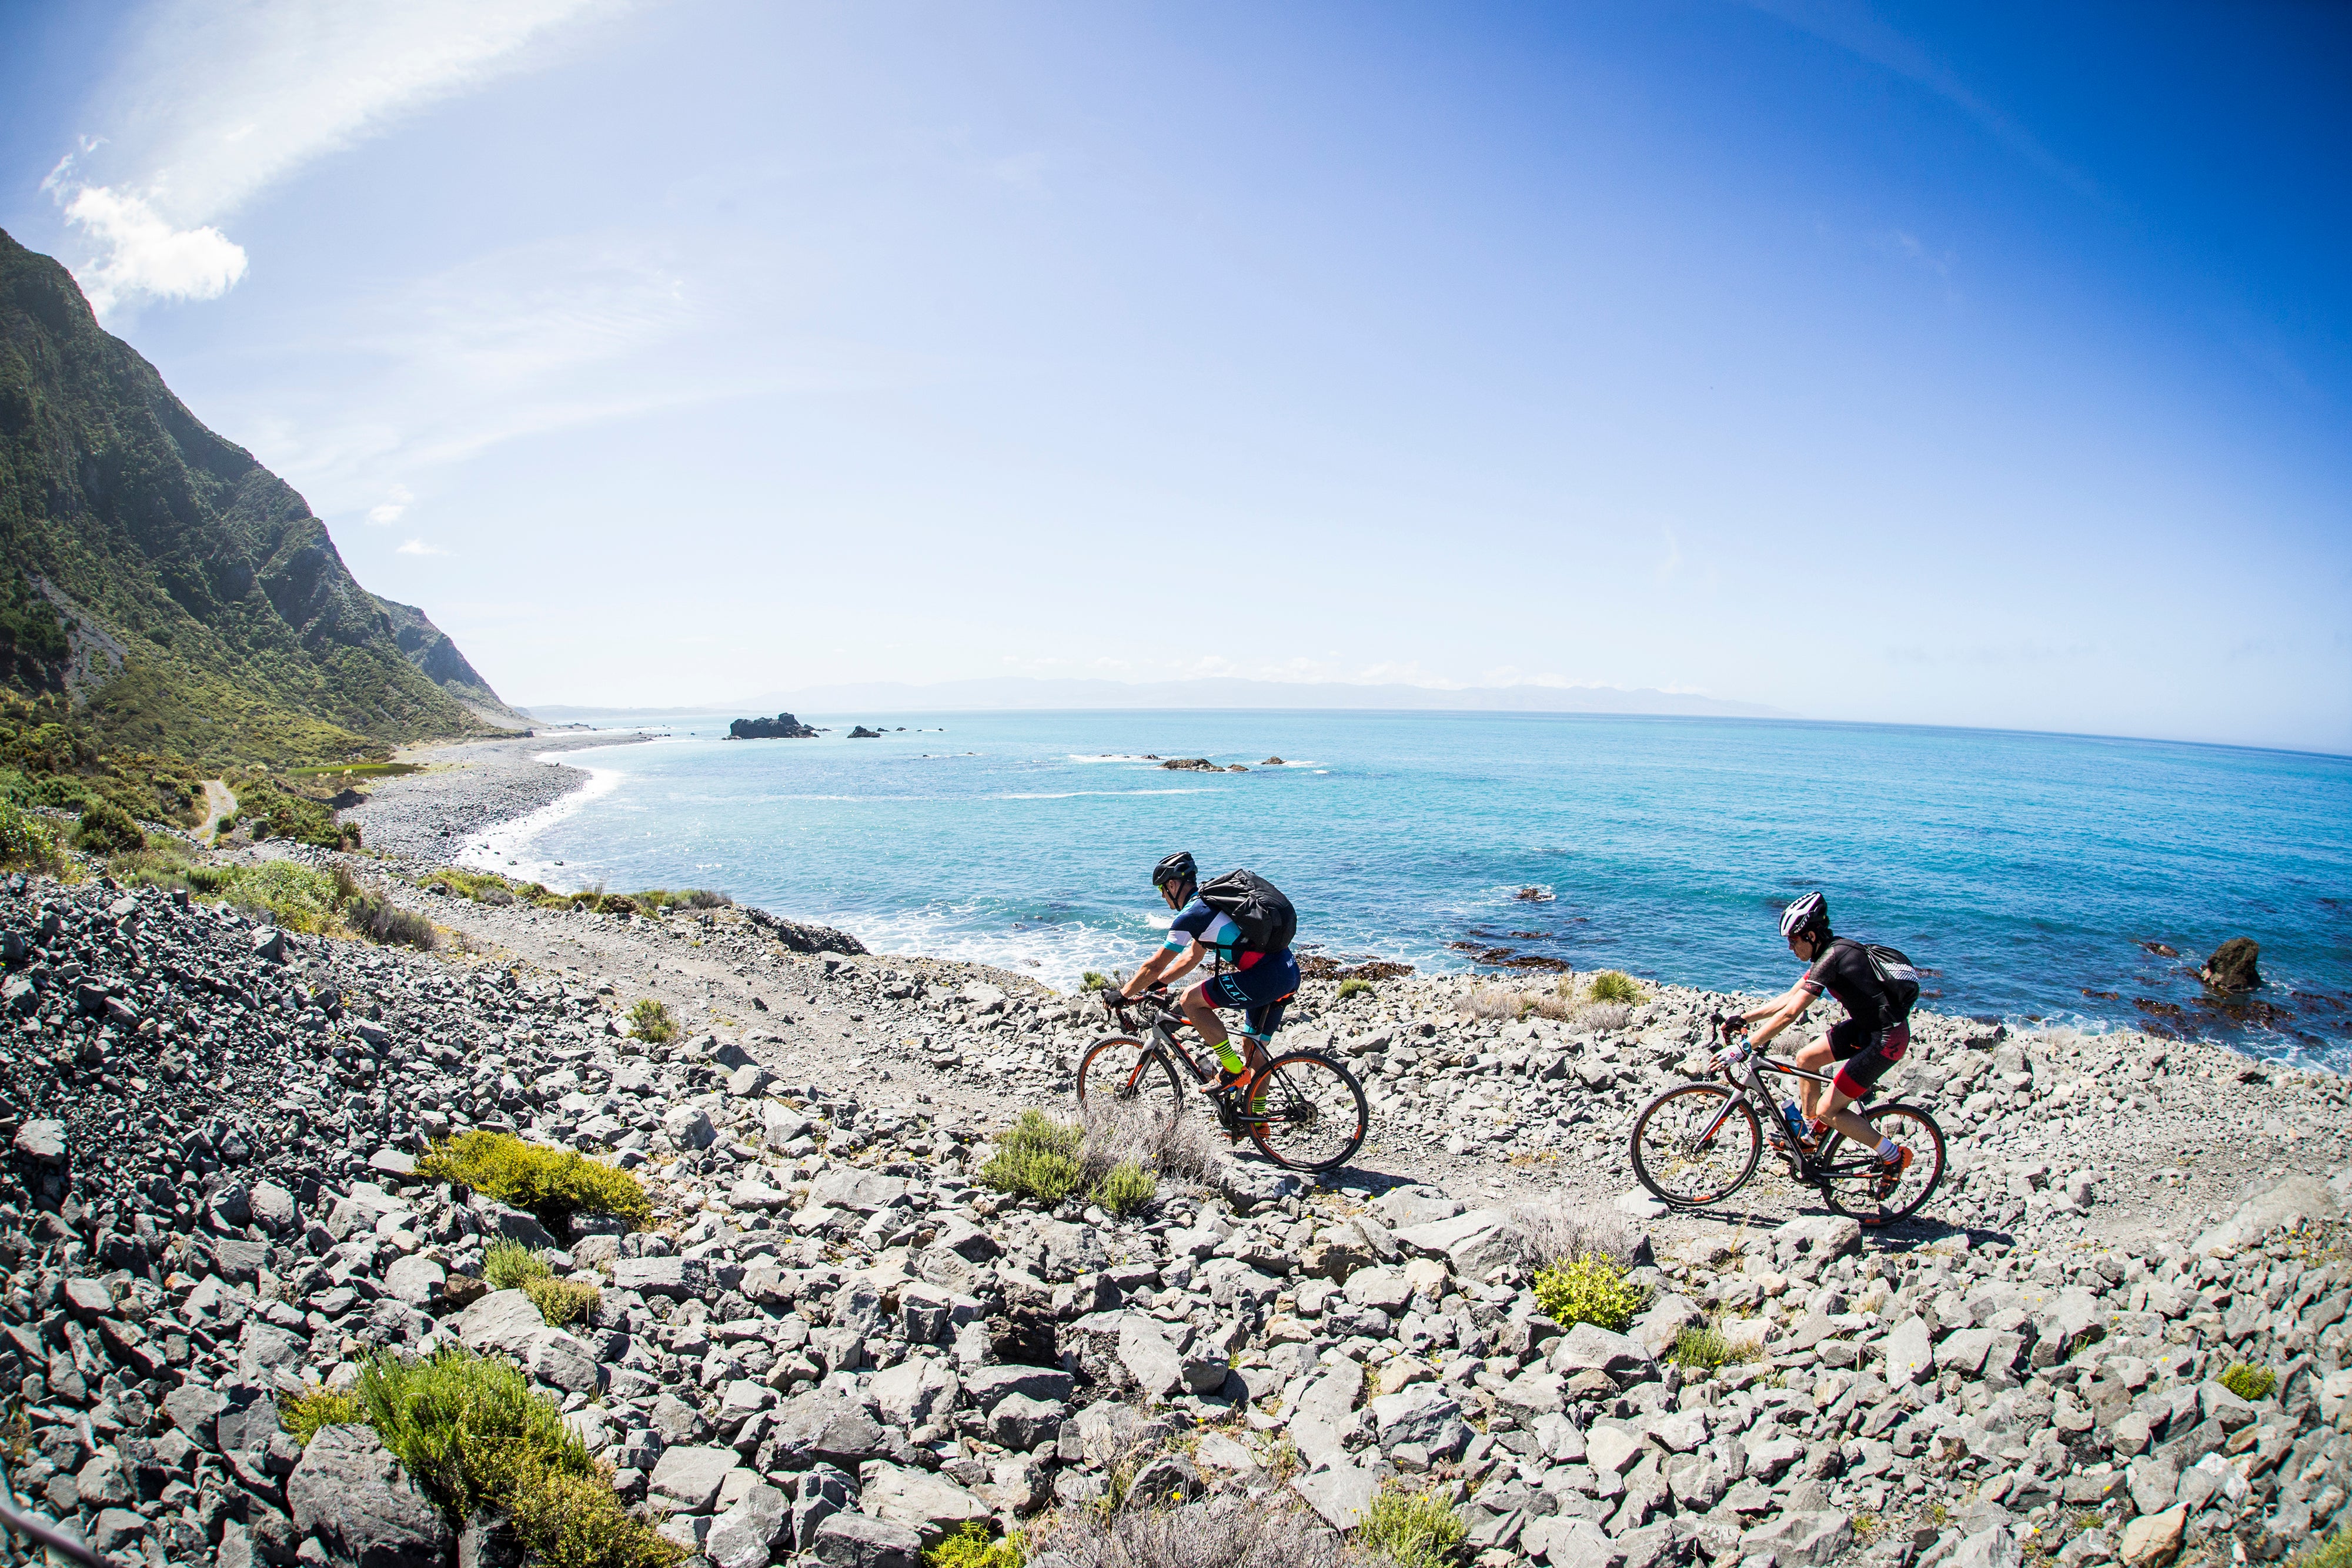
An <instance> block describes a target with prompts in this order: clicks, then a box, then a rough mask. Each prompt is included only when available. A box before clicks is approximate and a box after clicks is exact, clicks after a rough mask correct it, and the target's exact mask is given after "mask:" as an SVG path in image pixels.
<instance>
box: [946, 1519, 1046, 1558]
mask: <svg viewBox="0 0 2352 1568" xmlns="http://www.w3.org/2000/svg"><path fill="white" fill-rule="evenodd" d="M1021 1561H1022V1559H1021V1540H1020V1537H1018V1536H1017V1535H1015V1536H1006V1537H1005V1538H1004V1539H1003V1540H1001V1541H992V1540H990V1539H989V1534H988V1527H987V1526H986V1525H984V1524H982V1523H981V1522H979V1521H977V1520H968V1521H965V1522H964V1524H963V1525H962V1526H961V1528H960V1529H958V1530H957V1531H956V1532H955V1533H954V1534H953V1535H950V1536H949V1537H948V1538H947V1539H946V1540H945V1541H942V1542H940V1543H939V1544H938V1545H937V1546H934V1547H932V1548H931V1549H930V1550H929V1551H928V1552H924V1553H923V1564H924V1568H1021Z"/></svg>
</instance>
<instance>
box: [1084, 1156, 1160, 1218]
mask: <svg viewBox="0 0 2352 1568" xmlns="http://www.w3.org/2000/svg"><path fill="white" fill-rule="evenodd" d="M1159 1192H1160V1184H1159V1183H1158V1182H1157V1181H1155V1180H1153V1179H1152V1176H1151V1173H1150V1171H1148V1170H1145V1169H1144V1168H1143V1166H1141V1165H1139V1164H1138V1163H1137V1162H1136V1161H1134V1160H1121V1161H1119V1162H1118V1164H1117V1165H1115V1166H1111V1167H1110V1169H1109V1170H1108V1171H1106V1172H1105V1173H1104V1174H1103V1178H1102V1180H1100V1181H1099V1182H1097V1183H1096V1184H1095V1190H1094V1200H1095V1201H1096V1202H1097V1203H1099V1204H1101V1205H1102V1206H1103V1207H1105V1208H1108V1209H1109V1210H1110V1211H1111V1212H1112V1213H1113V1214H1121V1215H1124V1214H1132V1213H1134V1212H1135V1211H1136V1210H1137V1209H1139V1208H1141V1207H1143V1206H1144V1205H1145V1204H1147V1203H1150V1201H1151V1200H1152V1199H1153V1198H1154V1197H1157V1196H1159Z"/></svg>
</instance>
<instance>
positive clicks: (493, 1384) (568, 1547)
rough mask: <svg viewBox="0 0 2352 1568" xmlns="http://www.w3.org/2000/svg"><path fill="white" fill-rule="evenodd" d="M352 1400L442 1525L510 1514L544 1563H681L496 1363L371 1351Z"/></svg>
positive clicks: (552, 1417) (544, 1407)
mask: <svg viewBox="0 0 2352 1568" xmlns="http://www.w3.org/2000/svg"><path fill="white" fill-rule="evenodd" d="M359 1405H360V1407H361V1409H362V1412H363V1414H364V1417H365V1419H366V1421H367V1423H368V1425H370V1426H372V1427H374V1428H375V1429H376V1435H377V1436H378V1437H382V1438H383V1446H384V1447H385V1448H388V1449H390V1450H391V1451H392V1454H393V1456H394V1458H397V1459H399V1460H400V1462H401V1463H402V1465H404V1467H406V1469H407V1470H408V1473H409V1474H410V1475H411V1476H412V1477H414V1478H415V1481H416V1484H417V1485H418V1486H419V1487H420V1488H422V1489H423V1490H424V1492H425V1496H427V1497H428V1498H430V1499H432V1500H433V1501H434V1502H435V1503H436V1505H438V1506H439V1507H440V1508H441V1509H442V1510H443V1511H445V1512H446V1513H447V1514H448V1515H449V1516H450V1517H451V1519H452V1520H453V1521H455V1520H464V1519H468V1518H471V1517H472V1516H473V1515H474V1514H475V1513H477V1512H478V1511H483V1510H489V1511H497V1512H503V1513H505V1514H507V1515H508V1516H509V1528H510V1529H512V1531H514V1536H515V1542H516V1544H517V1545H519V1546H520V1547H521V1548H522V1551H523V1554H524V1556H525V1557H526V1559H527V1560H529V1561H530V1562H532V1563H537V1564H542V1565H545V1568H672V1565H674V1564H676V1563H678V1562H679V1561H680V1560H682V1559H683V1558H684V1557H685V1556H686V1552H685V1551H684V1549H683V1548H680V1547H677V1546H673V1545H671V1544H670V1543H669V1542H666V1541H664V1540H662V1538H661V1537H660V1536H658V1535H656V1534H655V1533H654V1530H653V1527H652V1526H651V1525H650V1524H647V1523H646V1522H645V1521H641V1520H635V1519H632V1518H630V1517H629V1514H628V1511H626V1510H625V1508H623V1507H622V1505H621V1500H620V1499H619V1498H618V1497H616V1496H614V1493H613V1489H612V1485H611V1482H610V1481H609V1480H608V1479H606V1474H605V1472H604V1470H603V1469H600V1468H599V1467H598V1466H597V1465H596V1464H595V1463H594V1462H593V1460H591V1459H590V1458H589V1457H588V1451H587V1449H586V1448H583V1447H582V1446H581V1443H580V1439H579V1438H577V1437H573V1436H572V1434H571V1433H570V1432H569V1431H567V1430H566V1429H565V1427H564V1425H563V1417H562V1414H561V1413H560V1412H559V1411H558V1410H557V1408H556V1406H554V1404H553V1403H551V1401H549V1400H548V1399H546V1398H545V1397H543V1396H540V1395H537V1394H533V1393H532V1392H531V1391H530V1384H529V1383H527V1382H526V1381H524V1378H523V1375H522V1373H521V1372H520V1370H518V1369H517V1368H515V1367H514V1366H512V1365H510V1364H508V1363H506V1362H503V1361H497V1360H491V1359H488V1358H486V1357H483V1356H478V1355H476V1354H473V1353H472V1352H471V1351H467V1350H460V1349H457V1348H454V1347H453V1348H450V1349H446V1350H443V1351H439V1352H436V1354H433V1355H430V1356H427V1357H425V1359H423V1360H421V1361H409V1360H404V1359H403V1358H401V1357H399V1356H395V1355H392V1354H381V1355H378V1356H377V1357H376V1358H375V1359H374V1360H373V1361H372V1362H370V1363H369V1364H367V1366H366V1367H365V1368H364V1369H362V1372H361V1373H360V1383H359Z"/></svg>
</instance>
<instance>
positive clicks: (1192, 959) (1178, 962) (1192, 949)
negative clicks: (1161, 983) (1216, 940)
mask: <svg viewBox="0 0 2352 1568" xmlns="http://www.w3.org/2000/svg"><path fill="white" fill-rule="evenodd" d="M1208 951H1209V950H1208V949H1207V948H1206V947H1203V946H1201V944H1199V943H1198V942H1195V943H1193V944H1192V946H1189V947H1186V948H1185V949H1184V950H1183V951H1182V952H1181V953H1165V952H1163V953H1161V954H1160V957H1162V958H1165V959H1168V960H1170V962H1169V965H1168V967H1166V968H1165V969H1162V970H1161V971H1160V978H1161V979H1163V980H1172V979H1174V978H1175V977H1177V976H1179V975H1181V974H1182V973H1184V972H1185V971H1186V970H1187V969H1190V968H1192V967H1193V966H1194V965H1195V964H1198V963H1199V962H1200V961H1201V960H1202V958H1203V957H1205V956H1208Z"/></svg>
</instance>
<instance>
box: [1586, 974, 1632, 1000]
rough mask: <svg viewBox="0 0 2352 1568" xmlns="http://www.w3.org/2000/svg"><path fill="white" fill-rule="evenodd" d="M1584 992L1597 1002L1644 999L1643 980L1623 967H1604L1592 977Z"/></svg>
mask: <svg viewBox="0 0 2352 1568" xmlns="http://www.w3.org/2000/svg"><path fill="white" fill-rule="evenodd" d="M1584 994H1585V995H1586V996H1588V997H1590V998H1591V999H1592V1000H1594V1001H1596V1002H1628V1003H1631V1002H1638V1001H1640V1000H1641V999H1642V982H1641V981H1639V980H1637V979H1635V978H1634V977H1633V976H1631V975H1629V974H1627V973H1625V971H1624V970H1622V969H1603V970H1601V973H1599V974H1597V975H1595V976H1593V977H1592V981H1591V984H1590V985H1588V986H1586V987H1585V988H1584Z"/></svg>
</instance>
